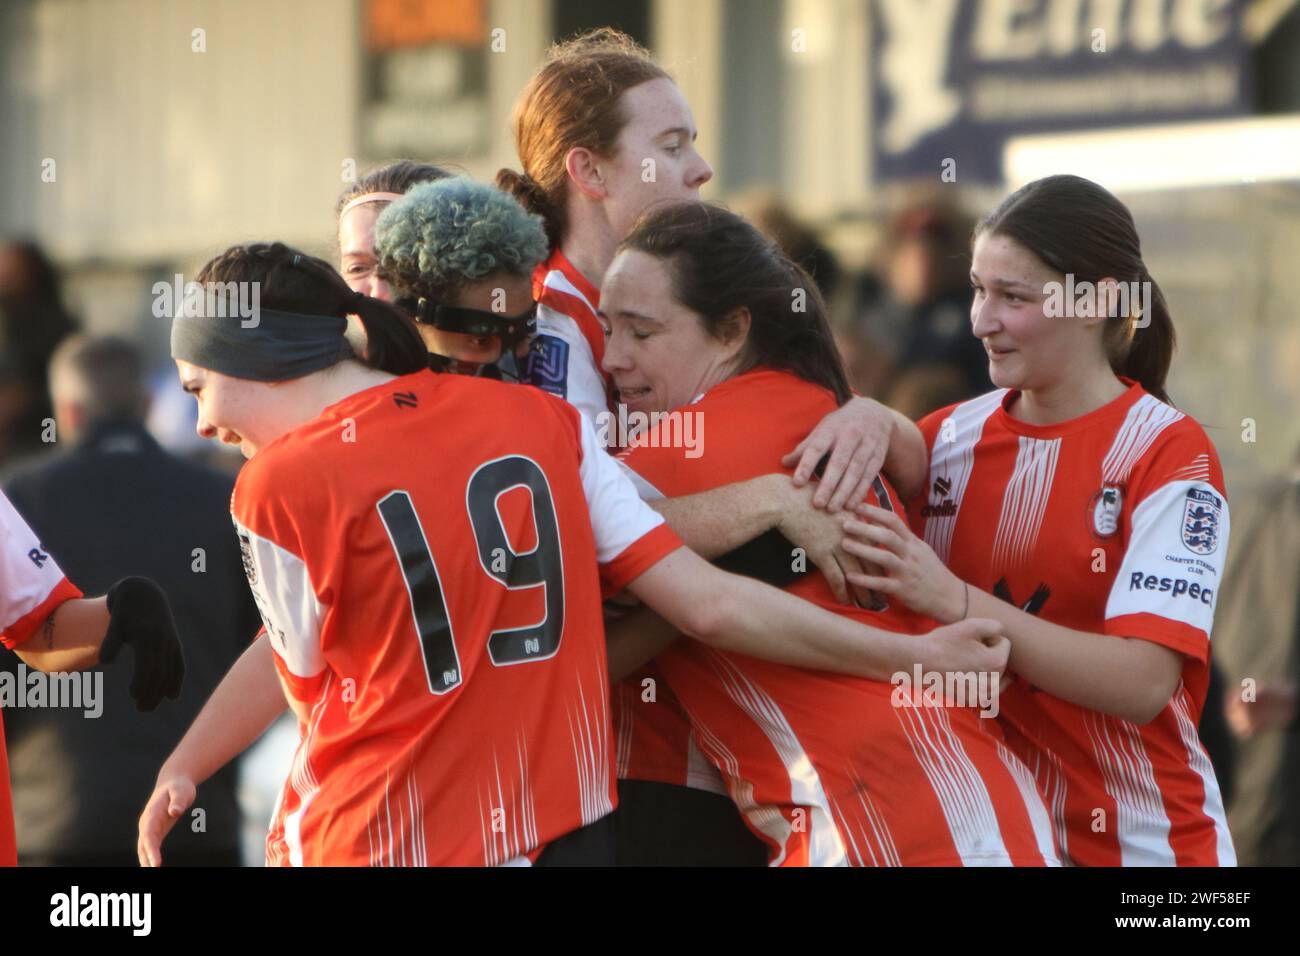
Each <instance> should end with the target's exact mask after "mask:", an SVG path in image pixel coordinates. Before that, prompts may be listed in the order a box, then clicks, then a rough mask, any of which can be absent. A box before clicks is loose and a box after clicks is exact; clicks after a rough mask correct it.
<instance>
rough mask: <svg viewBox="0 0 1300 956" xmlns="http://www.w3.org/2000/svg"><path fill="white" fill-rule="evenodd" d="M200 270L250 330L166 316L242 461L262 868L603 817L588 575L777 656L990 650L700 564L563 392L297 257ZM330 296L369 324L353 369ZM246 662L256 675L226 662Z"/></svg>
mask: <svg viewBox="0 0 1300 956" xmlns="http://www.w3.org/2000/svg"><path fill="white" fill-rule="evenodd" d="M199 281H200V282H213V283H238V282H253V281H255V282H258V283H259V284H260V289H261V302H262V309H261V312H260V316H259V323H258V325H257V326H255V327H253V328H244V327H242V325H240V324H239V323H235V322H231V321H230V320H227V319H222V318H211V317H203V316H188V315H187V316H181V317H178V318H177V319H176V320H175V321H174V323H173V329H172V350H173V355H174V357H175V358H176V360H177V366H178V370H179V372H180V375H181V377H182V382H183V384H184V386H185V387H186V389H187V390H188V391H190V392H192V393H193V394H195V396H196V398H197V400H198V402H199V409H200V416H199V428H200V433H201V434H203V435H205V436H206V437H215V438H218V439H220V440H221V441H223V442H226V443H228V444H232V445H238V446H239V447H240V449H241V451H243V453H244V454H245V456H247V457H248V458H249V461H248V463H247V464H246V465H245V466H244V468H243V470H242V471H241V472H240V476H239V480H238V482H237V484H236V487H235V493H234V496H233V498H232V504H231V509H232V515H233V517H234V520H235V523H236V528H237V530H238V531H239V534H240V537H241V541H242V543H243V546H244V549H245V554H246V559H247V568H248V571H249V581H250V585H251V586H252V588H253V591H254V594H255V596H256V597H257V599H258V603H259V607H260V609H261V611H262V615H263V619H264V621H265V623H266V630H267V633H268V635H269V643H270V646H271V648H272V649H273V652H274V653H273V658H274V664H275V668H276V670H277V671H278V673H279V677H280V680H281V682H282V683H283V685H284V691H285V694H286V695H287V696H288V698H289V700H290V702H291V704H292V706H293V707H294V710H295V712H296V714H297V715H298V717H299V720H300V724H301V729H302V742H301V744H300V747H299V750H298V753H297V755H296V756H295V759H294V764H293V769H292V771H291V773H290V777H289V779H288V781H287V782H286V786H285V789H284V792H283V796H282V799H281V802H280V806H279V808H278V810H277V813H276V817H275V821H274V823H273V825H272V830H271V833H270V834H269V836H268V843H267V850H268V861H269V862H271V863H276V864H303V863H307V864H333V865H339V864H355V865H364V864H377V865H391V864H439V863H442V864H482V863H488V864H500V863H512V862H516V863H518V862H523V861H525V860H535V859H536V858H537V857H538V856H539V854H540V853H541V851H542V850H543V848H544V847H546V845H547V844H549V843H551V842H552V841H555V840H556V839H557V838H558V837H561V836H563V835H564V834H567V833H571V832H574V831H576V830H578V829H579V828H580V827H583V826H586V825H590V824H593V823H595V822H596V821H598V820H601V819H602V818H604V817H605V816H606V815H607V814H608V813H609V811H610V810H611V809H612V807H613V801H614V792H613V783H612V779H611V774H610V766H611V763H612V761H611V756H612V754H611V753H610V748H611V747H612V743H611V741H610V740H609V736H608V727H609V716H608V691H607V677H606V673H607V671H606V662H605V650H604V640H603V629H602V627H601V618H600V613H601V610H600V593H601V582H602V579H603V583H604V585H605V586H606V587H607V588H609V589H613V590H617V589H621V588H623V587H624V586H626V587H627V588H628V589H629V590H630V591H631V592H632V593H633V594H635V595H636V596H637V597H639V598H640V599H641V600H643V601H645V602H646V603H647V604H648V605H649V606H651V607H654V608H656V609H658V610H659V611H660V612H661V613H664V614H665V615H666V616H667V617H668V618H669V619H670V620H671V621H673V623H674V624H675V626H677V627H678V628H679V629H681V630H683V631H685V632H686V633H688V634H692V635H694V636H696V637H697V638H699V639H701V640H707V641H709V642H711V643H716V644H718V645H719V646H722V647H730V648H736V649H744V650H746V651H748V652H751V653H756V654H761V655H764V656H770V657H773V658H774V659H777V660H786V661H791V660H793V661H794V662H797V663H801V664H807V665H809V666H815V667H823V668H849V669H852V670H854V671H864V672H868V673H872V674H880V673H888V672H889V670H888V668H890V667H897V666H898V664H899V662H900V661H902V662H905V664H904V666H907V663H906V662H910V661H911V660H913V659H914V658H915V657H916V656H917V654H918V652H919V653H921V654H922V656H924V657H927V658H928V657H929V656H930V655H937V657H938V658H940V659H946V660H956V659H960V660H962V661H964V662H966V663H968V664H969V663H978V664H979V665H980V666H985V667H987V666H989V665H991V667H992V669H995V670H996V668H997V666H998V665H997V659H998V656H999V653H1000V651H999V645H998V641H997V639H996V634H995V630H993V629H990V628H989V627H987V626H985V625H983V624H980V623H978V622H975V623H972V624H970V625H969V626H967V627H965V628H962V629H960V630H955V631H944V632H937V633H935V634H931V635H928V636H927V637H925V638H921V639H920V640H921V644H920V645H919V646H918V645H917V644H916V643H915V640H912V639H899V638H898V636H897V635H894V634H890V633H888V632H885V631H880V630H877V629H873V628H869V627H865V626H862V625H856V624H853V623H852V622H848V621H845V620H844V619H842V618H838V617H836V616H834V615H830V614H827V613H825V612H824V611H821V610H819V609H817V608H815V607H813V606H812V605H810V604H807V603H805V602H800V601H797V600H795V599H793V598H790V597H789V596H788V595H784V594H782V593H781V592H779V591H776V590H774V589H772V588H767V587H765V586H763V585H760V584H758V583H757V582H753V581H749V580H747V579H742V578H737V577H733V576H729V575H726V574H725V573H724V572H721V571H719V570H717V569H715V568H713V567H712V566H711V565H708V564H707V563H705V562H704V561H703V560H701V559H700V558H698V557H697V556H695V555H694V554H692V553H691V552H690V551H688V550H686V549H684V548H681V547H680V546H679V545H680V542H679V540H678V539H677V537H676V536H675V535H674V534H673V533H672V532H671V531H670V530H669V529H668V528H667V526H666V525H664V524H663V523H662V520H661V519H660V518H659V517H658V516H657V515H655V514H654V513H653V512H652V511H650V510H649V509H647V508H645V507H644V506H643V505H642V504H641V503H640V501H639V499H637V497H636V494H635V491H634V490H633V489H632V486H631V483H630V482H629V481H628V480H627V479H626V478H625V477H624V476H623V475H622V473H621V472H620V471H619V470H618V468H617V466H616V465H615V464H614V462H613V461H612V459H610V458H609V457H608V456H607V455H605V454H604V452H603V451H602V450H600V449H599V448H598V447H597V445H596V442H595V436H594V432H593V431H592V429H591V427H590V425H589V424H588V423H586V421H585V419H583V418H582V416H581V415H580V414H579V413H578V412H577V411H576V410H574V409H573V408H572V407H571V406H569V405H567V404H565V403H563V402H559V401H557V400H555V399H553V398H551V397H549V396H546V395H544V394H542V393H540V392H538V391H537V390H535V389H523V388H516V387H513V386H508V385H504V384H502V383H498V382H492V381H487V380H482V379H478V378H472V377H469V376H459V375H440V374H434V373H432V372H430V371H428V370H427V369H424V364H425V357H424V351H423V348H422V345H421V343H420V341H419V339H418V337H417V336H416V334H415V332H414V330H413V329H412V328H411V327H410V326H409V325H408V324H406V323H405V321H404V320H403V318H402V316H401V314H400V313H399V312H397V311H396V310H394V309H393V308H391V307H390V306H388V305H386V304H385V303H382V302H379V301H377V300H374V299H371V298H368V297H366V296H363V295H360V294H359V293H355V292H353V291H352V290H351V289H349V288H347V286H346V285H345V284H344V282H343V281H342V279H341V278H340V277H339V276H338V275H337V273H335V272H333V270H332V269H330V267H329V266H328V265H327V264H326V263H324V262H322V261H320V260H318V259H313V258H311V257H309V256H306V255H304V254H302V253H297V252H295V251H294V250H292V249H288V248H287V247H285V246H282V245H280V244H274V245H269V246H268V245H257V246H251V247H235V248H234V249H232V250H229V251H228V252H227V253H225V254H223V255H222V256H220V257H218V258H217V259H216V260H214V261H213V262H211V263H209V264H208V266H206V267H205V268H204V270H203V271H202V272H201V273H200V275H199ZM348 314H356V315H358V316H359V318H360V319H361V321H362V322H363V323H364V324H365V326H366V332H367V339H368V345H367V357H366V363H365V364H363V363H361V362H358V361H356V360H355V356H354V354H353V353H352V351H351V349H350V347H349V346H348V344H347V342H346V339H345V338H344V335H343V329H344V326H345V320H344V316H346V315H348ZM416 369H421V371H418V372H417V371H415V370H416ZM509 423H520V425H521V426H522V425H523V424H524V423H526V426H527V427H509ZM598 566H599V568H600V569H601V570H600V576H599V577H598V576H597V567H598ZM984 641H988V642H989V644H988V645H986V644H985V643H984ZM990 645H991V646H990ZM1003 650H1004V649H1003ZM262 660H263V661H264V658H263V659H262ZM239 666H240V667H245V666H247V667H251V668H254V669H257V668H259V667H261V666H262V665H261V664H259V662H258V659H257V658H256V657H253V656H250V655H249V654H248V653H246V654H245V655H244V657H243V658H241V661H240V665H239ZM227 683H228V682H227ZM223 686H224V684H223ZM270 696H271V695H265V697H264V696H261V695H249V696H244V697H240V696H234V697H231V696H230V695H228V694H227V695H226V696H224V697H223V703H222V707H223V708H224V709H225V713H221V714H218V715H217V717H218V718H219V720H218V723H219V722H220V719H224V720H225V722H226V723H227V724H229V725H233V726H236V727H239V728H246V727H248V726H251V725H254V724H256V723H258V722H259V721H260V722H261V723H262V725H263V726H265V723H266V722H269V720H270V719H271V717H272V716H274V712H275V710H276V707H275V703H274V702H273V701H271V699H270ZM214 701H215V697H214ZM502 701H508V702H509V706H507V707H503V706H502V703H501V702H502ZM211 706H212V704H211V703H210V704H209V707H208V708H205V714H207V715H208V718H209V719H207V720H206V723H205V717H204V715H200V718H199V720H198V721H197V722H196V727H197V726H198V725H199V724H200V723H205V726H206V727H207V728H208V730H205V731H204V733H203V734H201V735H199V736H198V737H195V736H194V735H193V734H187V736H186V740H184V741H182V743H181V746H180V747H179V748H178V750H177V752H176V753H175V754H173V756H172V757H171V758H170V759H169V761H168V768H165V772H164V773H163V774H160V783H159V787H158V789H157V790H156V791H155V794H154V796H153V798H152V799H151V800H150V803H149V806H148V807H146V809H145V812H144V814H143V816H142V818H141V841H140V853H141V862H142V863H153V864H157V863H158V862H159V860H160V858H159V842H160V841H161V838H162V836H163V835H164V834H165V832H166V830H167V829H168V828H169V827H170V825H172V823H174V818H175V816H177V815H178V813H179V812H181V811H183V805H184V803H185V802H186V800H188V799H192V795H193V790H194V786H195V785H196V784H197V783H198V782H200V781H201V779H202V777H203V775H204V774H203V770H204V768H208V767H210V766H211V765H212V764H213V763H214V762H215V761H220V762H224V760H225V759H228V757H229V753H228V752H223V753H216V749H219V748H220V747H224V746H226V745H227V744H228V742H229V739H230V737H231V734H230V732H229V731H228V729H227V730H226V731H222V732H221V733H216V734H209V730H210V729H211V728H212V726H214V722H213V720H212V719H211V717H212V714H210V713H209V710H210V708H211ZM222 733H224V734H225V736H224V737H223V736H222ZM217 738H220V740H221V741H222V742H221V743H219V744H214V740H217ZM245 742H247V741H245ZM208 746H212V747H213V748H214V749H213V750H211V751H205V749H204V748H205V747H208ZM217 765H218V766H219V765H220V763H219V762H218V763H217ZM178 806H180V807H181V811H178V810H177V807H178Z"/></svg>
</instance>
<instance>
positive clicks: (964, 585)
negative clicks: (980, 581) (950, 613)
mask: <svg viewBox="0 0 1300 956" xmlns="http://www.w3.org/2000/svg"><path fill="white" fill-rule="evenodd" d="M961 593H962V594H964V595H966V605H965V606H964V607H963V608H962V609H961V617H960V618H959V620H962V621H964V620H966V615H967V614H969V613H970V584H969V583H967V582H966V581H963V582H962V583H961Z"/></svg>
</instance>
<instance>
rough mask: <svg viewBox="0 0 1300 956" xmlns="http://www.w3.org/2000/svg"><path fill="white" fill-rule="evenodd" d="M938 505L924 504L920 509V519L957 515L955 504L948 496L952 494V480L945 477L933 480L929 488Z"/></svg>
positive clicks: (941, 476)
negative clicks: (937, 500)
mask: <svg viewBox="0 0 1300 956" xmlns="http://www.w3.org/2000/svg"><path fill="white" fill-rule="evenodd" d="M931 488H932V490H933V491H934V496H935V497H936V498H938V499H939V503H938V504H933V505H932V504H926V505H923V506H922V507H921V517H922V518H951V517H952V516H953V515H955V514H956V513H957V504H956V502H954V501H953V500H952V499H951V498H949V497H948V495H949V494H950V493H951V492H952V480H951V479H949V478H948V476H947V475H940V476H939V477H938V478H936V479H934V484H933V485H932V486H931Z"/></svg>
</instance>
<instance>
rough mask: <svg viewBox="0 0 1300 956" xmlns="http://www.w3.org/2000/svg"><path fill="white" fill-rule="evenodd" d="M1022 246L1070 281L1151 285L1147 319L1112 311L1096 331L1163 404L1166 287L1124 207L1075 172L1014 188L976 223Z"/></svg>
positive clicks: (1170, 344)
mask: <svg viewBox="0 0 1300 956" xmlns="http://www.w3.org/2000/svg"><path fill="white" fill-rule="evenodd" d="M984 233H989V234H992V235H1000V236H1006V237H1007V238H1009V239H1013V240H1015V241H1016V242H1018V243H1019V244H1020V245H1022V246H1024V247H1025V248H1026V249H1028V250H1029V251H1030V252H1032V253H1033V254H1034V255H1035V256H1037V257H1038V258H1039V259H1040V260H1042V262H1043V263H1044V264H1045V265H1046V266H1048V268H1050V269H1052V270H1054V271H1056V272H1060V273H1062V274H1067V275H1073V276H1074V279H1075V282H1076V283H1080V282H1084V281H1087V282H1091V283H1094V284H1095V283H1096V282H1098V281H1099V280H1101V279H1104V278H1107V277H1111V278H1114V279H1116V280H1118V281H1119V282H1123V283H1132V282H1137V283H1148V282H1149V283H1150V284H1151V285H1150V288H1151V314H1150V315H1149V316H1143V317H1142V318H1143V319H1145V320H1146V322H1148V323H1149V324H1147V325H1145V327H1141V326H1140V323H1139V322H1138V321H1134V316H1114V317H1112V321H1109V322H1107V323H1106V327H1105V330H1104V332H1103V336H1102V342H1103V345H1104V346H1105V348H1106V355H1107V358H1108V359H1109V360H1110V366H1111V368H1112V369H1113V370H1114V371H1115V373H1116V374H1117V375H1123V376H1125V377H1127V378H1131V379H1135V380H1136V381H1138V382H1139V383H1141V385H1142V387H1143V388H1145V389H1146V390H1147V391H1148V392H1150V393H1151V394H1152V395H1154V396H1155V397H1156V398H1158V399H1160V400H1161V401H1162V402H1168V401H1169V396H1168V395H1167V394H1166V393H1165V378H1166V377H1167V376H1168V374H1169V364H1170V362H1171V361H1172V360H1173V354H1174V321H1173V317H1172V316H1171V315H1170V314H1169V307H1168V305H1167V304H1166V302H1165V296H1164V293H1163V292H1161V291H1160V286H1158V285H1156V281H1155V279H1153V278H1152V277H1151V273H1150V272H1149V271H1148V270H1147V267H1146V263H1145V262H1143V261H1142V245H1141V243H1140V241H1139V240H1138V234H1137V226H1136V225H1135V224H1134V222H1133V214H1132V213H1130V212H1129V210H1128V207H1127V206H1125V205H1124V204H1123V203H1122V202H1120V201H1119V200H1118V199H1116V198H1115V197H1114V196H1113V195H1112V194H1111V193H1109V192H1108V191H1106V190H1105V189H1103V188H1102V187H1101V186H1099V185H1097V184H1096V183H1094V182H1092V181H1091V180H1088V179H1084V178H1082V177H1080V176H1048V177H1046V178H1044V179H1037V180H1035V181H1034V182H1032V183H1029V184H1028V185H1026V186H1022V187H1020V189H1018V190H1016V191H1015V192H1014V193H1012V194H1011V195H1010V196H1008V197H1007V198H1006V199H1004V200H1003V201H1002V203H1001V204H1000V205H999V206H998V207H997V208H996V209H994V210H993V212H991V213H989V215H988V216H986V217H985V218H984V219H983V220H982V221H981V222H980V223H979V225H977V226H976V227H975V235H974V238H976V239H977V238H979V237H980V236H981V235H983V234H984Z"/></svg>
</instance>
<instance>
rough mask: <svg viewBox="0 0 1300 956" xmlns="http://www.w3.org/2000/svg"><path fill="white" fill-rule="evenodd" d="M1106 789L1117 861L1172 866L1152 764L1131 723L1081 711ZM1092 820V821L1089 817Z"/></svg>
mask: <svg viewBox="0 0 1300 956" xmlns="http://www.w3.org/2000/svg"><path fill="white" fill-rule="evenodd" d="M1082 714H1083V719H1084V723H1085V725H1086V726H1087V728H1088V736H1089V737H1090V738H1091V740H1092V751H1093V755H1094V757H1095V758H1096V760H1097V766H1098V767H1099V768H1100V769H1101V776H1102V781H1103V783H1104V784H1105V786H1106V792H1107V793H1108V794H1109V795H1110V798H1111V799H1112V800H1114V801H1115V816H1116V819H1115V820H1113V821H1112V820H1107V821H1106V826H1107V827H1111V826H1113V827H1114V828H1115V831H1114V832H1115V835H1116V837H1117V839H1118V841H1119V847H1120V860H1121V863H1120V865H1121V866H1173V865H1175V859H1174V851H1173V847H1172V846H1170V844H1169V831H1170V823H1169V816H1168V814H1166V813H1165V805H1164V799H1163V797H1162V795H1161V793H1160V787H1159V786H1158V785H1157V784H1156V777H1155V770H1154V768H1153V767H1152V766H1151V758H1150V757H1148V756H1147V752H1146V747H1145V746H1144V745H1143V743H1142V733H1141V731H1140V730H1139V729H1138V728H1137V726H1135V725H1134V724H1132V723H1130V722H1129V721H1127V720H1122V719H1120V718H1119V717H1115V716H1113V715H1110V714H1102V713H1098V712H1097V711H1092V710H1086V711H1082ZM1089 823H1090V824H1091V823H1092V821H1089Z"/></svg>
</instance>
